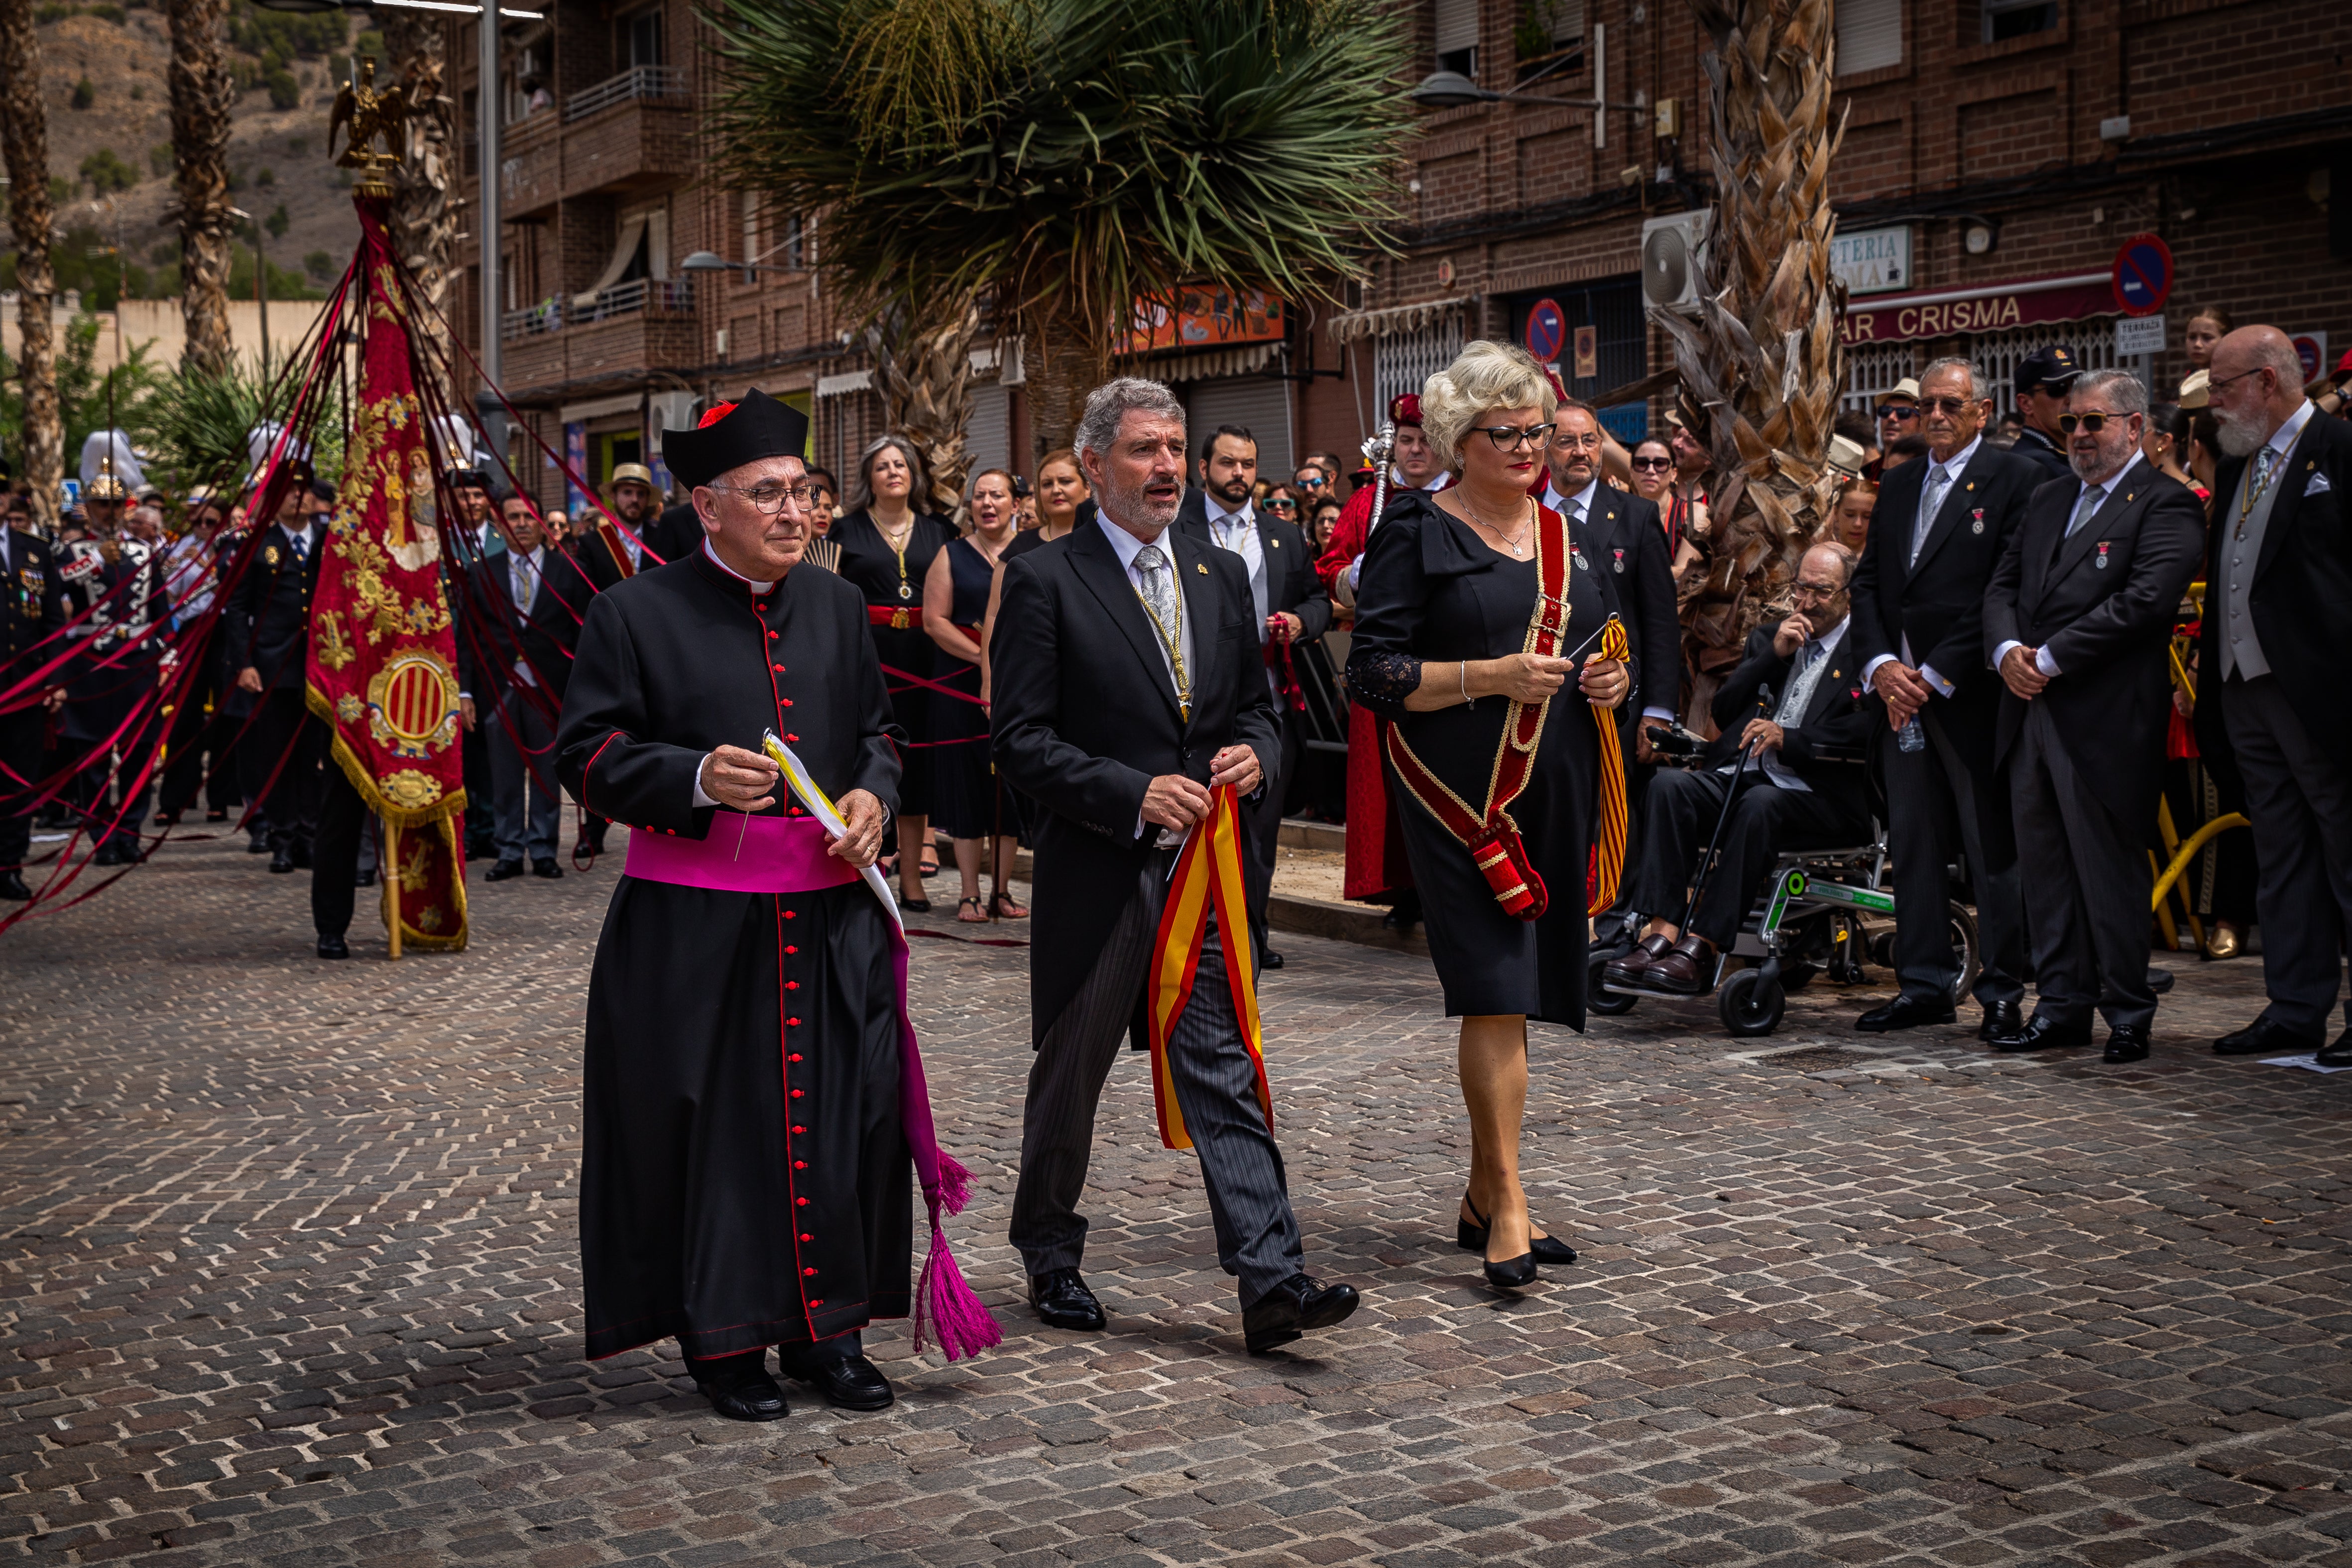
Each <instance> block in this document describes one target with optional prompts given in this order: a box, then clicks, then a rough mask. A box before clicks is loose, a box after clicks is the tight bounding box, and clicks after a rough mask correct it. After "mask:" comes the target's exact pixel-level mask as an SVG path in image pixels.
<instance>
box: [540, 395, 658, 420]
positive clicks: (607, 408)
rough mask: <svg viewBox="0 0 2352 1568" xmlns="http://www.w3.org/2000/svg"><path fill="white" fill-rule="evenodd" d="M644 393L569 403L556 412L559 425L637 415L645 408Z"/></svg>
mask: <svg viewBox="0 0 2352 1568" xmlns="http://www.w3.org/2000/svg"><path fill="white" fill-rule="evenodd" d="M645 401H646V395H645V394H644V393H642V392H624V393H620V394H618V395H614V396H612V397H599V398H595V399H593V400H592V401H590V402H587V403H567V404H565V405H563V406H562V407H561V408H559V409H557V410H556V411H555V417H556V420H557V422H558V423H559V424H563V425H577V424H579V423H581V422H582V421H583V420H588V419H604V418H608V417H610V416H613V415H615V414H635V413H636V412H637V411H638V410H639V409H641V408H643V407H644V406H645Z"/></svg>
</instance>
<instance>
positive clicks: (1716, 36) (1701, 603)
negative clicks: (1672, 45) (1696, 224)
mask: <svg viewBox="0 0 2352 1568" xmlns="http://www.w3.org/2000/svg"><path fill="white" fill-rule="evenodd" d="M1831 5H1832V0H1691V9H1692V10H1693V11H1694V12H1695V13H1696V15H1697V16H1698V19H1699V23H1700V25H1701V26H1704V27H1706V30H1707V33H1708V34H1709V36H1710V37H1712V39H1713V41H1714V47H1713V48H1712V50H1711V51H1710V52H1709V53H1708V54H1707V56H1706V60H1705V65H1706V74H1707V81H1708V95H1707V97H1708V110H1709V112H1708V120H1709V130H1710V137H1709V154H1710V156H1711V157H1712V159H1713V161H1714V165H1715V169H1714V174H1715V187H1716V208H1715V218H1714V222H1713V224H1712V226H1711V228H1710V233H1709V237H1708V240H1707V257H1706V289H1705V290H1704V293H1705V296H1706V297H1705V298H1703V299H1702V300H1700V301H1699V302H1698V303H1697V304H1696V305H1695V306H1685V307H1680V308H1672V307H1669V308H1663V309H1654V310H1652V311H1651V312H1650V314H1651V319H1652V320H1654V321H1656V322H1657V323H1658V324H1659V325H1660V326H1661V327H1663V328H1664V329H1665V331H1666V333H1667V335H1668V336H1669V337H1670V338H1672V339H1673V341H1674V351H1675V369H1676V371H1677V372H1678V373H1679V374H1680V377H1681V380H1682V389H1683V391H1682V400H1683V416H1684V418H1685V421H1686V422H1687V423H1688V424H1689V426H1690V428H1691V429H1692V430H1693V431H1695V432H1703V433H1704V434H1705V437H1706V442H1707V445H1708V447H1709V449H1710V451H1711V452H1712V453H1713V455H1714V458H1715V478H1714V479H1713V480H1712V481H1711V488H1712V494H1711V496H1710V500H1711V501H1712V502H1713V509H1712V510H1713V513H1714V519H1715V522H1714V527H1715V532H1716V537H1715V541H1714V548H1715V562H1714V566H1713V570H1712V571H1711V572H1710V574H1708V577H1707V580H1706V584H1705V585H1704V586H1703V587H1701V588H1700V590H1699V592H1698V595H1697V596H1696V598H1695V599H1694V600H1693V601H1692V602H1691V604H1690V605H1688V607H1687V608H1686V610H1685V620H1686V624H1687V626H1688V630H1689V637H1688V639H1687V640H1688V641H1689V642H1690V643H1692V644H1694V645H1695V646H1694V647H1692V649H1691V652H1692V655H1693V657H1694V659H1695V662H1696V665H1697V668H1698V671H1699V676H1700V679H1699V680H1698V681H1696V683H1695V685H1694V690H1693V693H1692V711H1694V712H1697V713H1704V712H1705V711H1706V700H1707V698H1708V696H1709V695H1710V694H1711V693H1712V691H1713V689H1714V685H1715V681H1714V679H1713V678H1714V676H1715V675H1716V674H1718V673H1719V671H1720V668H1723V667H1727V666H1728V665H1730V664H1732V663H1734V662H1736V661H1737V660H1738V654H1739V649H1740V647H1741V645H1742V643H1743V642H1744V641H1745V639H1746V637H1747V635H1748V631H1749V629H1750V628H1752V627H1753V626H1755V625H1756V623H1757V622H1758V620H1759V618H1760V617H1761V616H1762V614H1763V609H1764V605H1766V604H1767V603H1768V602H1769V601H1770V600H1771V599H1774V598H1777V597H1778V596H1779V595H1780V591H1781V590H1782V589H1783V588H1784V587H1786V585H1787V584H1788V583H1789V582H1790V580H1791V579H1792V578H1793V577H1794V575H1795V573H1796V563H1797V558H1798V556H1799V555H1800V554H1801V553H1802V552H1803V550H1804V548H1805V546H1806V545H1808V544H1810V543H1811V542H1812V541H1813V539H1814V537H1815V535H1816V534H1817V533H1818V532H1819V531H1820V529H1821V525H1822V521H1824V520H1826V519H1827V518H1828V517H1829V516H1830V514H1831V513H1832V510H1835V507H1836V503H1837V492H1836V487H1835V485H1834V483H1833V476H1832V473H1831V471H1830V468H1829V467H1828V458H1829V446H1830V437H1831V435H1832V429H1831V426H1832V423H1833V422H1834V420H1835V419H1836V417H1837V405H1838V395H1839V392H1840V390H1841V389H1842V388H1843V386H1844V384H1845V375H1844V354H1843V352H1842V351H1841V349H1840V347H1839V344H1838V332H1837V326H1838V317H1839V315H1840V314H1841V313H1842V312H1843V310H1844V309H1845V288H1844V285H1843V283H1841V282H1840V281H1839V280H1838V279H1836V278H1835V277H1834V276H1833V275H1832V273H1831V271H1830V237H1831V236H1832V234H1834V233H1835V232H1836V228H1837V219H1836V216H1835V215H1834V214H1832V211H1831V210H1830V201H1829V172H1830V160H1831V158H1832V156H1834V155H1835V153H1836V152H1837V145H1838V142H1839V141H1840V139H1841V138H1843V135H1844V133H1845V126H1844V121H1843V118H1842V117H1841V118H1838V119H1837V120H1836V121H1834V122H1832V115H1831V112H1830V86H1831V80H1832V68H1833V66H1834V59H1833V58H1832V57H1833V55H1834V52H1835V47H1836V44H1835V39H1834V37H1833V33H1832V25H1831V16H1832V12H1831Z"/></svg>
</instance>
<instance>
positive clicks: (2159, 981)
mask: <svg viewBox="0 0 2352 1568" xmlns="http://www.w3.org/2000/svg"><path fill="white" fill-rule="evenodd" d="M2147 988H2148V989H2149V990H2150V991H2153V992H2155V993H2156V994H2158V996H2161V995H2163V994H2165V993H2166V992H2168V991H2169V990H2171V989H2172V971H2170V970H2169V969H2158V967H2157V966H2156V965H2155V964H2153V963H2151V964H2149V965H2148V966H2147Z"/></svg>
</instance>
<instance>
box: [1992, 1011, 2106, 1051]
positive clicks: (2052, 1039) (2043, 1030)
mask: <svg viewBox="0 0 2352 1568" xmlns="http://www.w3.org/2000/svg"><path fill="white" fill-rule="evenodd" d="M2090 1043H2091V1022H2090V1020H2089V1019H2087V1018H2085V1019H2084V1020H2083V1021H2082V1022H2080V1023H2075V1024H2062V1023H2060V1022H2059V1021H2058V1020H2057V1019H2055V1018H2053V1017H2052V1016H2050V1015H2048V1014H2047V1013H2043V1012H2041V1011H2039V1010H2036V1011H2035V1013H2034V1015H2033V1016H2032V1020H2031V1021H2029V1022H2028V1023H2027V1024H2026V1026H2025V1027H2024V1028H2022V1029H2021V1030H2019V1031H2018V1032H2017V1033H2016V1034H2015V1035H2011V1036H2007V1037H2003V1038H2000V1039H1998V1040H1995V1041H1994V1042H1993V1043H1992V1048H1993V1049H1994V1050H1997V1051H2054V1050H2061V1049H2069V1048H2072V1047H2075V1046H2087V1045H2089V1044H2090Z"/></svg>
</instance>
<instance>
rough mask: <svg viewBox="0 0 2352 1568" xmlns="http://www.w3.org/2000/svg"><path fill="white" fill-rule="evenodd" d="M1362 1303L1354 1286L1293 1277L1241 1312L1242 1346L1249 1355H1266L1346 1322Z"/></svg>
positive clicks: (1306, 1276) (1301, 1276) (1301, 1275)
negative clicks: (1310, 1333)
mask: <svg viewBox="0 0 2352 1568" xmlns="http://www.w3.org/2000/svg"><path fill="white" fill-rule="evenodd" d="M1362 1300H1363V1297H1361V1296H1360V1295H1359V1294H1357V1292H1356V1288H1355V1287H1354V1286H1353V1285H1326V1284H1324V1283H1323V1281H1321V1280H1320V1279H1316V1278H1315V1277H1314V1276H1312V1275H1309V1274H1294V1275H1292V1276H1291V1277H1290V1278H1289V1279H1286V1280H1284V1281H1283V1282H1282V1283H1281V1284H1279V1285H1276V1287H1275V1288H1274V1289H1271V1290H1268V1291H1267V1292H1266V1293H1265V1295H1263V1296H1260V1297H1259V1298H1258V1299H1257V1300H1255V1301H1252V1302H1251V1303H1250V1304H1249V1305H1248V1306H1246V1307H1244V1308H1243V1309H1242V1343H1243V1344H1244V1346H1246V1347H1247V1348H1248V1350H1249V1353H1250V1354H1252V1355H1264V1354H1265V1352H1268V1351H1270V1350H1272V1349H1274V1348H1275V1347H1276V1345H1286V1344H1288V1343H1289V1342H1291V1341H1293V1340H1295V1339H1297V1337H1298V1336H1299V1335H1301V1334H1303V1333H1305V1332H1306V1331H1307V1330H1309V1329H1328V1328H1329V1327H1330V1326H1331V1325H1332V1324H1334V1323H1339V1322H1345V1321H1347V1319H1348V1315H1349V1313H1351V1312H1353V1311H1354V1310H1356V1308H1357V1305H1358V1304H1359V1303H1360V1302H1361V1301H1362Z"/></svg>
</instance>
